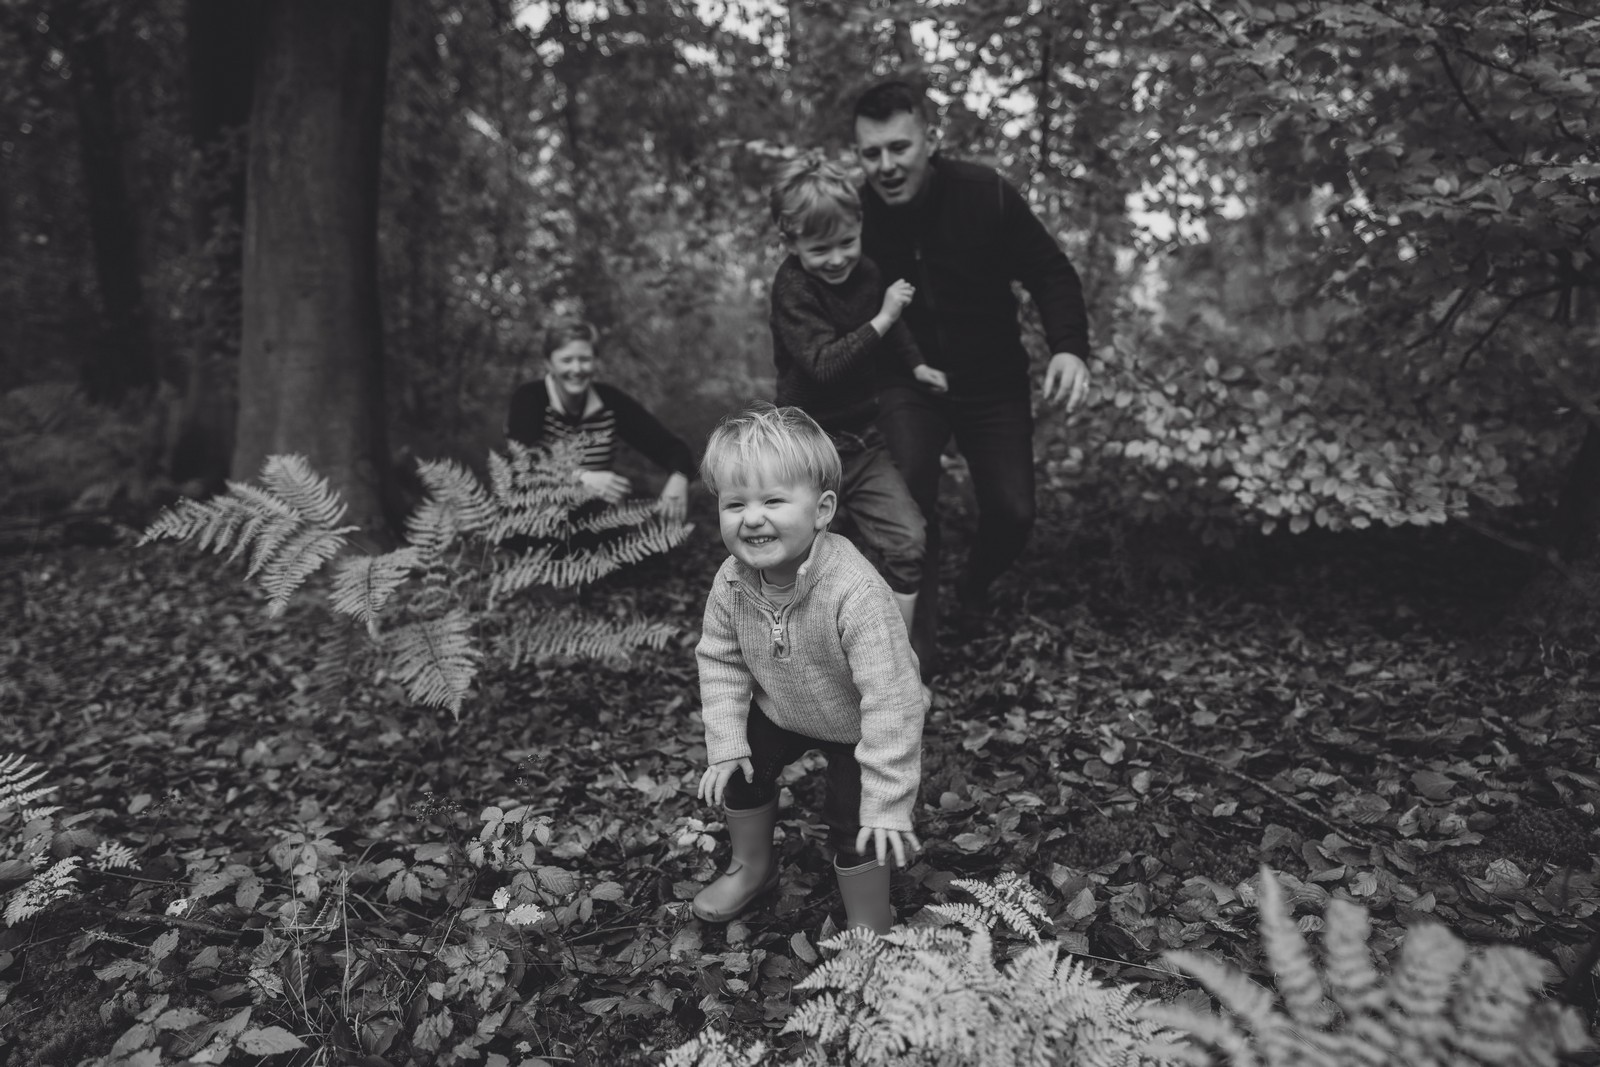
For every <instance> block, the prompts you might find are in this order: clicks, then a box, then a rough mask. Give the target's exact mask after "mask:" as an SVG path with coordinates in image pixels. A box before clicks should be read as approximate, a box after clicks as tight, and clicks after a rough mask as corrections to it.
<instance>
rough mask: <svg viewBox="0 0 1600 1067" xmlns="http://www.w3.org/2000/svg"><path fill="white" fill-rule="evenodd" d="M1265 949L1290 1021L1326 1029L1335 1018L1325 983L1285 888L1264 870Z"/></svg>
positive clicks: (1268, 870)
mask: <svg viewBox="0 0 1600 1067" xmlns="http://www.w3.org/2000/svg"><path fill="white" fill-rule="evenodd" d="M1259 910H1260V913H1261V945H1262V948H1264V949H1265V950H1266V954H1267V961H1268V962H1269V963H1270V964H1271V966H1272V970H1273V972H1274V974H1275V975H1276V976H1277V982H1278V996H1280V997H1281V998H1283V1003H1284V1006H1285V1007H1286V1008H1288V1009H1289V1017H1290V1018H1292V1019H1293V1020H1294V1021H1295V1022H1296V1023H1298V1024H1299V1025H1301V1026H1305V1027H1310V1028H1312V1029H1314V1030H1322V1029H1326V1028H1327V1025H1328V1023H1329V1021H1330V1020H1331V1019H1332V1018H1333V1015H1332V1013H1331V1012H1330V1011H1329V1010H1328V1007H1327V1005H1326V1004H1325V1003H1324V993H1323V989H1322V979H1321V977H1319V976H1318V974H1317V965H1316V963H1315V962H1313V961H1312V959H1311V950H1310V949H1308V948H1307V947H1306V941H1305V937H1304V936H1302V935H1301V933H1300V927H1299V926H1297V925H1295V921H1294V916H1293V915H1292V914H1290V910H1289V905H1288V903H1287V902H1285V900H1284V898H1283V887H1282V886H1280V885H1279V884H1278V879H1277V877H1276V876H1275V875H1274V874H1273V873H1272V871H1271V869H1269V868H1267V867H1262V868H1261V903H1260V909H1259Z"/></svg>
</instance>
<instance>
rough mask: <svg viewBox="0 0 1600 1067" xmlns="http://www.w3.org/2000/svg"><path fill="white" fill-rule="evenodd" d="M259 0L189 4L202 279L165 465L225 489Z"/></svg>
mask: <svg viewBox="0 0 1600 1067" xmlns="http://www.w3.org/2000/svg"><path fill="white" fill-rule="evenodd" d="M259 16H260V10H259V6H258V5H257V4H256V3H254V2H253V0H233V2H230V3H226V4H218V3H215V2H210V0H188V2H187V3H186V4H185V6H184V23H185V29H186V33H187V41H186V49H187V57H188V75H189V101H188V103H189V134H190V137H191V139H192V143H193V145H194V149H195V152H196V154H197V155H198V157H199V160H200V173H199V175H198V188H197V191H196V195H195V197H194V203H193V209H192V216H191V226H192V230H191V235H192V236H191V239H192V241H193V248H194V260H195V263H196V264H197V269H198V270H199V271H200V272H201V274H202V275H203V283H202V284H200V285H198V286H196V287H195V290H194V292H195V300H196V304H197V307H196V308H195V317H194V321H193V333H192V338H193V343H192V344H191V345H190V346H189V351H188V353H187V356H188V360H187V367H186V368H185V372H184V378H185V380H184V383H183V395H182V398H181V401H180V402H179V404H178V411H177V417H176V419H175V420H174V422H175V428H174V433H173V438H172V441H171V444H170V447H169V451H168V455H167V462H166V467H167V470H168V472H169V473H170V474H171V476H172V478H173V479H174V480H175V481H178V482H187V481H197V482H199V483H201V485H203V486H204V487H205V488H206V489H208V490H217V489H220V488H221V483H222V481H223V479H225V478H226V477H227V476H228V466H229V460H230V458H231V455H232V452H233V438H234V429H235V413H236V407H237V404H238V396H237V390H236V385H237V382H238V376H239V331H240V305H239V298H240V272H241V270H242V267H243V259H242V256H241V253H240V239H239V235H241V234H242V233H243V231H244V198H245V166H244V164H245V151H244V143H243V141H244V135H245V130H246V127H247V125H248V124H249V121H250V101H251V89H252V87H253V85H254V81H255V35H256V30H257V28H258V25H259V23H258V19H259Z"/></svg>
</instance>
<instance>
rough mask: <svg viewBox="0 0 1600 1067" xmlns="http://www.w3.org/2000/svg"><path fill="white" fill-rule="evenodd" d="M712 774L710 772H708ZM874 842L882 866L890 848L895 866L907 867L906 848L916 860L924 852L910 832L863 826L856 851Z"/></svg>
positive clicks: (920, 843)
mask: <svg viewBox="0 0 1600 1067" xmlns="http://www.w3.org/2000/svg"><path fill="white" fill-rule="evenodd" d="M707 773H710V772H707ZM869 840H870V841H872V842H873V846H874V849H875V851H876V852H877V855H878V863H879V865H880V866H881V865H882V864H884V863H887V862H888V858H889V848H891V847H892V848H893V849H894V865H895V866H896V867H904V866H905V865H906V847H907V845H909V846H910V848H911V858H912V859H916V858H917V853H919V852H921V851H922V842H921V841H918V840H917V835H916V834H914V833H912V832H911V831H910V830H903V831H902V830H885V829H884V828H883V827H881V826H863V827H862V828H861V832H860V833H859V834H856V851H857V852H858V853H860V854H861V855H863V856H865V855H866V854H867V842H868V841H869Z"/></svg>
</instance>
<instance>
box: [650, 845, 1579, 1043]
mask: <svg viewBox="0 0 1600 1067" xmlns="http://www.w3.org/2000/svg"><path fill="white" fill-rule="evenodd" d="M951 884H952V885H953V886H955V887H958V888H960V889H963V890H964V891H966V892H967V893H968V894H970V895H971V896H973V898H974V899H975V901H976V903H973V904H936V905H930V906H929V907H928V908H926V909H924V910H923V912H921V913H919V914H918V916H916V917H915V918H914V919H913V920H912V921H911V922H910V923H909V924H908V925H905V926H900V927H896V928H895V929H893V930H891V931H890V932H889V933H888V934H887V935H885V936H883V937H878V936H876V935H873V934H871V933H869V932H866V931H862V930H847V931H845V932H844V933H842V934H839V935H837V936H835V937H833V938H831V939H830V940H828V941H825V942H823V943H822V947H823V948H824V949H825V950H826V951H827V952H828V953H829V954H830V956H829V958H828V959H826V960H824V961H823V962H822V963H821V964H819V965H818V966H817V967H816V969H815V970H813V971H812V972H811V974H810V975H808V976H807V977H806V978H804V979H803V980H802V981H800V982H799V983H798V984H797V985H796V986H795V988H796V989H797V990H804V991H806V992H808V993H810V994H811V995H812V996H811V999H809V1000H808V1001H807V1002H806V1003H804V1004H802V1005H801V1006H800V1007H799V1008H798V1009H797V1010H796V1011H795V1013H794V1014H793V1015H792V1016H791V1017H790V1018H789V1020H788V1022H787V1023H786V1024H785V1026H784V1030H783V1032H784V1033H793V1034H799V1035H801V1036H802V1038H803V1039H804V1040H803V1042H802V1043H801V1044H800V1046H799V1047H798V1048H795V1049H792V1050H790V1051H789V1052H787V1053H783V1052H781V1051H780V1050H779V1049H777V1048H775V1047H773V1046H772V1045H769V1044H768V1043H766V1042H764V1041H757V1042H754V1043H743V1042H740V1041H739V1040H737V1039H736V1038H732V1037H729V1036H728V1035H726V1034H723V1033H721V1032H719V1031H710V1032H707V1033H704V1034H701V1035H699V1036H697V1037H696V1038H695V1039H694V1040H692V1041H689V1042H687V1043H685V1044H683V1045H680V1046H678V1047H677V1048H675V1049H673V1050H672V1051H671V1052H669V1053H668V1054H667V1055H666V1057H665V1059H664V1060H663V1067H756V1065H767V1064H784V1065H787V1067H823V1065H836V1064H850V1065H861V1067H868V1065H871V1067H877V1065H894V1067H912V1065H939V1067H985V1065H989V1064H999V1063H1004V1064H1036V1065H1040V1067H1088V1065H1099V1064H1105V1065H1115V1067H1143V1065H1152V1067H1153V1065H1158V1064H1195V1065H1199V1064H1207V1063H1220V1064H1227V1065H1229V1067H1556V1065H1557V1064H1558V1063H1560V1062H1561V1057H1562V1056H1563V1055H1565V1054H1567V1053H1572V1052H1577V1051H1581V1050H1583V1049H1587V1048H1590V1047H1591V1042H1590V1040H1589V1036H1588V1034H1587V1031H1586V1028H1585V1025H1584V1023H1583V1019H1582V1016H1581V1015H1580V1014H1579V1013H1578V1011H1577V1010H1576V1009H1574V1008H1572V1007H1569V1006H1567V1005H1563V1004H1560V1003H1557V1002H1555V1001H1552V1000H1549V999H1546V998H1545V997H1543V996H1542V995H1541V992H1540V990H1541V988H1542V987H1543V986H1544V984H1545V983H1546V981H1547V980H1548V979H1549V978H1550V974H1549V973H1548V972H1549V971H1550V967H1549V965H1548V964H1546V963H1545V962H1544V961H1543V960H1541V959H1539V958H1538V957H1536V956H1534V955H1533V954H1532V953H1529V952H1527V951H1525V950H1523V949H1519V948H1514V947H1511V946H1508V945H1494V946H1489V947H1486V948H1481V949H1476V950H1473V949H1469V948H1468V946H1467V945H1466V944H1465V943H1464V942H1463V941H1462V940H1461V939H1460V938H1459V937H1457V936H1456V935H1455V934H1453V933H1451V932H1450V931H1449V930H1448V929H1446V928H1445V927H1443V926H1441V925H1439V924H1436V923H1424V924H1419V925H1417V926H1415V927H1413V928H1412V929H1411V931H1410V932H1409V933H1408V935H1407V937H1406V940H1405V942H1404V944H1403V945H1402V947H1401V949H1400V953H1399V958H1398V960H1397V961H1396V964H1395V967H1394V970H1393V972H1392V973H1391V974H1390V975H1389V976H1388V977H1387V978H1384V977H1381V976H1380V973H1379V970H1378V967H1377V964H1376V963H1375V961H1374V959H1373V955H1372V950H1371V948H1370V946H1369V945H1368V936H1369V933H1370V928H1369V924H1368V917H1367V912H1366V910H1365V909H1364V908H1362V907H1360V906H1359V905H1356V904H1354V903H1352V902H1350V901H1347V900H1340V899H1337V898H1335V899H1333V900H1332V901H1330V903H1329V905H1328V908H1327V912H1326V915H1325V926H1324V935H1323V939H1324V951H1325V956H1326V963H1325V966H1324V967H1323V968H1321V969H1319V968H1318V966H1317V964H1316V962H1315V961H1314V959H1313V957H1312V955H1311V952H1310V950H1309V948H1308V947H1307V945H1306V942H1305V939H1304V937H1303V936H1302V934H1301V932H1300V928H1299V926H1298V925H1297V924H1296V923H1295V921H1294V919H1293V917H1292V915H1291V914H1290V911H1289V907H1288V905H1287V904H1286V902H1285V899H1284V893H1283V890H1282V889H1281V887H1280V886H1279V884H1278V880H1277V878H1276V876H1275V875H1274V874H1273V872H1272V871H1271V870H1268V869H1266V868H1263V869H1262V872H1261V877H1260V887H1261V888H1260V899H1259V909H1260V915H1261V943H1262V948H1263V950H1264V952H1265V954H1266V958H1267V962H1268V964H1269V965H1270V966H1271V968H1272V970H1273V972H1274V973H1275V974H1276V977H1277V989H1276V995H1275V994H1274V991H1273V990H1271V989H1268V988H1266V987H1264V986H1261V985H1258V984H1256V983H1255V982H1254V981H1253V980H1252V979H1251V978H1250V977H1249V976H1247V975H1246V974H1245V973H1244V972H1243V971H1240V970H1239V969H1238V968H1236V967H1233V966H1230V965H1228V964H1225V963H1223V962H1222V961H1221V960H1219V959H1217V958H1215V957H1213V956H1211V955H1208V954H1206V953H1203V952H1172V953H1168V954H1167V955H1166V957H1165V958H1166V960H1167V962H1169V963H1171V964H1173V965H1175V966H1177V967H1179V968H1181V969H1182V970H1183V971H1184V972H1186V973H1187V974H1189V975H1192V976H1194V978H1195V979H1196V980H1197V981H1198V982H1199V983H1200V984H1201V985H1202V986H1203V987H1204V989H1205V990H1206V991H1207V992H1208V993H1210V994H1211V995H1212V996H1213V997H1214V998H1215V999H1216V1000H1217V1001H1219V1002H1220V1003H1221V1005H1222V1007H1223V1012H1222V1013H1221V1014H1217V1013H1214V1012H1202V1011H1199V1010H1197V1009H1195V1008H1193V1007H1190V1006H1186V1005H1183V1004H1177V1003H1162V1002H1158V1001H1154V1000H1147V999H1145V998H1143V997H1141V996H1139V995H1138V994H1136V993H1135V992H1134V991H1133V989H1132V988H1131V987H1118V986H1110V985H1106V984H1104V983H1102V982H1100V981H1099V980H1097V979H1095V978H1094V977H1092V976H1091V975H1090V973H1089V969H1088V967H1087V966H1086V965H1085V964H1084V963H1083V962H1082V961H1080V960H1071V959H1063V958H1062V953H1061V949H1060V947H1059V946H1058V945H1057V944H1055V943H1053V942H1050V941H1046V940H1044V939H1043V937H1042V936H1041V934H1040V928H1041V927H1042V926H1044V925H1046V924H1047V923H1048V919H1046V917H1045V912H1044V909H1043V908H1042V906H1041V905H1040V902H1039V899H1038V897H1037V896H1035V895H1034V893H1033V891H1032V890H1031V889H1030V888H1029V887H1028V886H1027V884H1026V883H1025V882H1022V881H1021V880H1020V879H1018V878H1017V877H1016V876H1014V875H1009V874H1007V875H1002V876H1001V877H1000V878H999V879H997V880H996V881H994V882H993V883H984V882H975V881H965V880H957V881H955V882H953V883H951ZM997 926H1000V927H1009V928H1010V930H1012V931H1013V932H1014V934H1015V935H1016V936H1015V937H1014V938H1013V939H1011V940H1012V945H1013V946H1014V948H1013V950H1012V951H1009V952H1006V951H999V953H998V954H999V955H1001V956H1005V957H1007V958H1006V959H1005V962H1003V963H997V962H996V956H997V950H999V949H1000V945H1001V942H999V941H998V940H997V939H996V937H995V935H994V933H993V932H992V931H994V930H995V929H996V927H997ZM1280 1002H1281V1004H1280ZM1207 1048H1210V1049H1213V1050H1215V1051H1216V1052H1218V1053H1220V1054H1221V1056H1220V1059H1214V1058H1213V1057H1211V1056H1210V1055H1209V1054H1208V1052H1207Z"/></svg>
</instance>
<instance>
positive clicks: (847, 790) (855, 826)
mask: <svg viewBox="0 0 1600 1067" xmlns="http://www.w3.org/2000/svg"><path fill="white" fill-rule="evenodd" d="M745 739H746V740H747V741H748V742H749V744H750V765H751V766H752V767H754V768H755V781H753V782H746V781H745V780H744V772H743V771H739V770H736V771H734V772H733V777H732V778H729V779H728V788H727V791H726V792H724V793H723V795H722V799H723V803H725V804H727V806H728V807H730V808H733V809H735V810H738V809H741V808H759V807H760V806H761V805H763V804H765V803H766V802H767V801H769V800H772V799H773V798H774V797H776V796H777V795H778V775H780V774H782V773H783V769H784V768H785V767H787V766H788V765H789V764H791V763H793V762H794V761H795V760H797V759H799V758H800V757H801V756H804V755H805V754H806V753H807V752H810V751H811V750H812V749H814V748H817V749H821V750H822V751H823V752H824V753H825V754H826V755H827V757H828V791H827V795H826V799H825V800H824V801H823V804H822V821H823V822H824V823H826V824H827V827H828V846H829V848H830V849H832V851H833V853H834V855H835V856H836V857H838V859H839V861H840V862H841V863H844V864H846V865H848V864H850V863H853V862H854V861H855V859H856V858H857V857H858V856H859V855H860V853H858V852H857V851H856V834H857V833H859V832H860V830H861V764H859V763H857V762H856V746H855V745H853V744H847V743H845V742H841V741H819V740H817V739H816V738H815V737H807V736H805V735H804V734H797V733H794V732H793V731H791V730H785V729H784V728H783V727H781V726H779V725H778V724H776V723H774V722H773V721H772V720H771V719H769V718H767V716H766V713H765V712H763V711H762V710H761V707H760V705H758V704H757V703H756V702H755V701H753V700H752V701H751V702H750V719H749V722H748V723H747V724H746V725H745Z"/></svg>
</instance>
